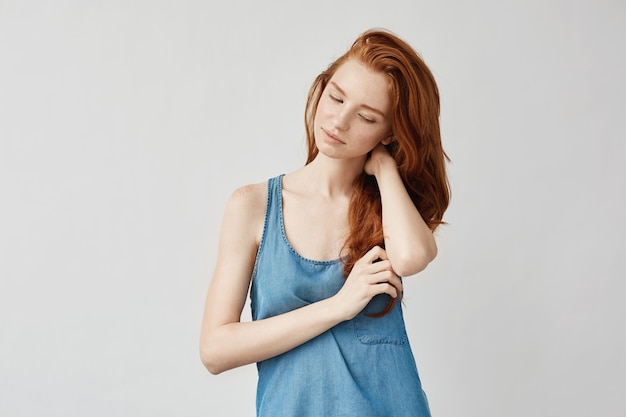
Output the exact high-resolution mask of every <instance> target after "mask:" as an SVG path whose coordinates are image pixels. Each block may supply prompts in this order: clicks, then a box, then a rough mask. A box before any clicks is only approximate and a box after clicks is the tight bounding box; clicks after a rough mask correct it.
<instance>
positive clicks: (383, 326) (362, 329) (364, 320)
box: [352, 294, 408, 346]
mask: <svg viewBox="0 0 626 417" xmlns="http://www.w3.org/2000/svg"><path fill="white" fill-rule="evenodd" d="M389 300H390V297H389V296H388V295H387V294H379V295H377V296H375V297H374V298H372V301H370V303H369V304H368V305H367V306H366V307H365V309H363V311H362V312H360V313H359V314H358V315H357V316H356V317H355V318H354V319H353V320H352V321H353V323H354V332H355V334H356V338H357V339H358V340H359V342H361V343H363V344H366V345H378V344H390V345H398V346H402V345H405V344H406V343H407V341H408V338H407V335H406V328H405V326H404V319H403V318H402V307H401V306H400V302H397V303H396V305H395V306H394V308H393V309H392V310H391V311H390V312H389V313H387V314H385V315H384V316H382V317H378V318H374V317H368V316H367V315H368V314H373V313H378V312H380V311H382V310H384V309H385V307H386V306H387V305H388V304H389Z"/></svg>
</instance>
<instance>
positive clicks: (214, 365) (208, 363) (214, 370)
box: [200, 343, 228, 375]
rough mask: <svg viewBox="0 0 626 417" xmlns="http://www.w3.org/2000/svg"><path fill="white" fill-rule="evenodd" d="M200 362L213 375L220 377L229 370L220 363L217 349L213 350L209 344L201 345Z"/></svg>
mask: <svg viewBox="0 0 626 417" xmlns="http://www.w3.org/2000/svg"><path fill="white" fill-rule="evenodd" d="M200 360H201V361H202V364H203V365H204V367H205V368H206V369H207V370H208V371H209V372H210V373H211V374H213V375H219V374H221V373H222V372H224V371H225V370H227V369H228V368H226V367H225V366H224V365H223V363H222V361H220V359H219V355H218V354H217V352H215V349H211V347H210V346H209V344H208V343H202V344H201V345H200Z"/></svg>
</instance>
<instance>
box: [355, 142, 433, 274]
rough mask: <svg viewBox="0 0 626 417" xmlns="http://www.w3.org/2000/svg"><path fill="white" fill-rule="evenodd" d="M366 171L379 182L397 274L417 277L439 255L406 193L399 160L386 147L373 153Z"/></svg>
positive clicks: (388, 244)
mask: <svg viewBox="0 0 626 417" xmlns="http://www.w3.org/2000/svg"><path fill="white" fill-rule="evenodd" d="M365 172H366V173H367V174H369V175H373V176H375V177H376V181H377V182H378V188H379V189H380V198H381V201H382V217H383V219H382V220H383V234H384V237H385V250H386V251H387V256H388V257H389V261H390V262H391V266H392V268H393V270H394V272H395V273H396V274H398V275H400V276H409V275H414V274H417V273H418V272H420V271H422V270H423V269H424V268H426V266H427V265H428V264H429V263H430V261H432V260H433V259H434V258H435V256H436V255H437V244H436V243H435V238H434V236H433V233H432V231H431V230H430V228H429V227H428V225H426V222H424V219H423V218H422V216H421V214H420V212H419V211H418V210H417V208H416V207H415V205H414V204H413V201H412V200H411V197H410V196H409V194H408V192H407V191H406V188H405V187H404V183H403V182H402V178H401V177H400V173H399V172H398V166H397V164H396V161H395V160H394V159H393V157H392V156H391V155H390V154H389V152H387V149H385V147H384V146H383V145H382V144H379V145H378V146H377V147H376V148H374V150H372V153H371V156H370V158H369V159H368V160H367V162H366V164H365Z"/></svg>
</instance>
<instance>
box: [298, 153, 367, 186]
mask: <svg viewBox="0 0 626 417" xmlns="http://www.w3.org/2000/svg"><path fill="white" fill-rule="evenodd" d="M364 164H365V156H364V157H362V158H355V159H350V160H342V159H332V158H329V157H327V156H325V155H323V154H321V153H319V154H317V156H316V157H315V159H314V160H313V161H311V163H309V164H308V165H306V166H305V167H304V168H303V171H304V172H303V173H307V174H308V175H307V177H308V179H307V182H308V183H309V184H310V186H311V187H314V188H315V189H316V190H317V191H318V192H320V193H322V194H324V195H326V196H328V197H334V196H342V195H343V196H350V195H352V183H353V182H354V179H355V178H356V177H357V176H358V175H359V174H361V173H362V172H363V166H364Z"/></svg>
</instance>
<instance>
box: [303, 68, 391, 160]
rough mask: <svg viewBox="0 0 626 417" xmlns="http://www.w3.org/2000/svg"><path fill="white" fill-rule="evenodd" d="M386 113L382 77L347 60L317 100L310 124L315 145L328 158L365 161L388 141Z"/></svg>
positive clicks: (388, 106)
mask: <svg viewBox="0 0 626 417" xmlns="http://www.w3.org/2000/svg"><path fill="white" fill-rule="evenodd" d="M390 110H391V100H390V98H389V93H388V90H387V80H386V79H385V76H384V75H383V74H381V73H380V72H375V71H372V70H370V69H369V68H367V67H366V66H365V65H363V64H361V63H360V62H359V61H356V60H348V61H346V62H345V63H344V64H343V65H341V66H340V67H339V68H338V69H337V71H336V72H335V74H334V75H333V76H332V78H331V79H330V81H329V83H328V85H327V86H326V88H325V89H324V91H323V92H322V96H321V97H320V101H319V104H318V106H317V112H316V114H315V119H314V121H313V126H314V128H315V144H316V145H317V148H318V149H319V151H320V152H321V153H322V154H324V155H326V156H329V157H331V158H335V159H351V158H363V159H365V157H366V156H367V153H368V152H369V151H371V150H372V149H374V147H375V146H376V145H378V144H379V143H380V142H383V143H388V142H389V141H390V130H391V124H390V122H389V112H390Z"/></svg>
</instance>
